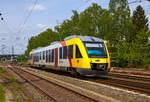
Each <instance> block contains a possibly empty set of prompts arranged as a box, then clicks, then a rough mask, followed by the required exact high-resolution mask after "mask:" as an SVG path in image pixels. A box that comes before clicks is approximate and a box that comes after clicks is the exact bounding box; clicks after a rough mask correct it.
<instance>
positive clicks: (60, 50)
mask: <svg viewBox="0 0 150 102" xmlns="http://www.w3.org/2000/svg"><path fill="white" fill-rule="evenodd" d="M59 58H60V59H62V47H60V48H59Z"/></svg>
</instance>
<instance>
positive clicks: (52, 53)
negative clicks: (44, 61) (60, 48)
mask: <svg viewBox="0 0 150 102" xmlns="http://www.w3.org/2000/svg"><path fill="white" fill-rule="evenodd" d="M51 61H52V62H54V49H53V50H52V60H51Z"/></svg>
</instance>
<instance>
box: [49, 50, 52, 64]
mask: <svg viewBox="0 0 150 102" xmlns="http://www.w3.org/2000/svg"><path fill="white" fill-rule="evenodd" d="M51 55H52V54H51V50H49V62H51Z"/></svg>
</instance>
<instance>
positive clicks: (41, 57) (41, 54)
mask: <svg viewBox="0 0 150 102" xmlns="http://www.w3.org/2000/svg"><path fill="white" fill-rule="evenodd" d="M41 58H42V54H41V52H40V60H41Z"/></svg>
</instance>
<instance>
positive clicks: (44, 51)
mask: <svg viewBox="0 0 150 102" xmlns="http://www.w3.org/2000/svg"><path fill="white" fill-rule="evenodd" d="M43 60H45V51H43Z"/></svg>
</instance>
